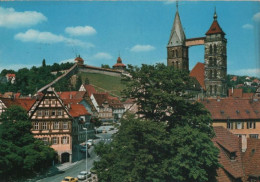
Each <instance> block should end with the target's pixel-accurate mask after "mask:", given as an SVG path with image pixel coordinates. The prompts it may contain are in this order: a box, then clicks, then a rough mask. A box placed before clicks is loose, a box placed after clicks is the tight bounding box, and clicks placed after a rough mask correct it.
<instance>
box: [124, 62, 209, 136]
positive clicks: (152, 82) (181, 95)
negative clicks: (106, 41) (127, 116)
mask: <svg viewBox="0 0 260 182" xmlns="http://www.w3.org/2000/svg"><path fill="white" fill-rule="evenodd" d="M128 71H129V73H130V75H131V77H125V79H124V82H125V83H126V84H127V89H126V90H124V93H125V94H126V97H130V98H135V100H136V103H137V105H138V106H139V111H138V114H140V115H142V116H143V118H146V119H150V120H154V121H158V122H167V123H168V127H169V129H170V128H174V127H177V126H185V125H186V124H189V126H191V127H193V128H197V129H199V130H200V131H202V132H206V133H208V134H212V132H213V131H212V127H211V122H212V120H211V118H210V114H209V112H208V111H207V110H206V109H204V106H203V105H202V104H200V103H198V102H193V101H192V98H193V97H194V92H196V91H193V90H195V88H194V84H195V83H194V79H192V78H191V77H190V76H189V74H188V73H187V72H186V71H181V70H177V69H174V68H173V67H169V66H165V65H164V64H157V65H142V67H141V68H139V67H133V66H130V67H129V69H128Z"/></svg>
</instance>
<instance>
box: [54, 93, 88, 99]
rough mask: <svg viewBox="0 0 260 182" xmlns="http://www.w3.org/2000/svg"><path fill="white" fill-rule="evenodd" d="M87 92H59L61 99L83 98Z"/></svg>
mask: <svg viewBox="0 0 260 182" xmlns="http://www.w3.org/2000/svg"><path fill="white" fill-rule="evenodd" d="M85 93H86V92H85V91H66V92H57V94H58V95H59V97H60V98H61V99H82V98H83V97H84V94H85Z"/></svg>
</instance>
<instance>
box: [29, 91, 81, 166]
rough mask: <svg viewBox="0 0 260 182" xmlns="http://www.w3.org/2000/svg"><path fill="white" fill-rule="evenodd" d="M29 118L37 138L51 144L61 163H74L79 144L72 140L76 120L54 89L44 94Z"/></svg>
mask: <svg viewBox="0 0 260 182" xmlns="http://www.w3.org/2000/svg"><path fill="white" fill-rule="evenodd" d="M29 117H30V119H31V122H32V133H33V134H34V136H35V138H39V139H41V140H43V141H44V142H45V143H48V144H50V145H51V147H52V148H53V149H54V150H56V151H57V153H58V157H59V161H60V162H62V163H63V162H72V157H73V156H72V149H73V145H74V143H77V141H73V139H72V138H73V132H72V131H73V128H72V126H73V122H74V120H73V117H72V116H71V115H70V114H69V111H68V109H67V108H66V107H65V105H64V104H63V101H62V100H61V99H60V98H59V96H58V95H57V93H56V92H55V91H54V89H53V88H51V87H50V88H48V89H47V90H46V91H44V92H43V95H42V96H41V98H40V99H39V100H38V101H37V102H35V104H34V106H33V107H32V109H31V111H30V112H29Z"/></svg>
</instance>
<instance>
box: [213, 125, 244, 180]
mask: <svg viewBox="0 0 260 182" xmlns="http://www.w3.org/2000/svg"><path fill="white" fill-rule="evenodd" d="M214 131H215V134H216V136H215V137H214V138H213V139H212V141H213V143H214V145H215V146H216V147H217V148H218V149H219V163H220V164H221V165H222V166H223V167H222V168H219V169H218V170H217V174H218V176H217V181H219V182H226V181H231V180H230V179H229V177H228V176H229V175H228V174H230V175H231V176H233V178H234V179H236V178H242V177H243V176H244V171H243V163H242V152H241V148H240V147H241V146H240V139H239V138H238V137H237V136H236V135H234V134H232V133H231V132H229V131H228V130H227V129H225V128H223V127H220V126H217V127H214ZM227 152H236V158H235V160H231V159H230V158H229V156H228V155H227Z"/></svg>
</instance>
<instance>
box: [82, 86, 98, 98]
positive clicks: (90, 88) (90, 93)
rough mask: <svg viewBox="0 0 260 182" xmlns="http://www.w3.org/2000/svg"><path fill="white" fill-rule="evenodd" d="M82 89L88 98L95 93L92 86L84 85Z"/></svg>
mask: <svg viewBox="0 0 260 182" xmlns="http://www.w3.org/2000/svg"><path fill="white" fill-rule="evenodd" d="M84 88H85V89H86V91H87V93H88V96H89V97H90V96H91V95H92V94H94V93H96V89H95V88H94V87H93V86H92V85H84Z"/></svg>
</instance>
